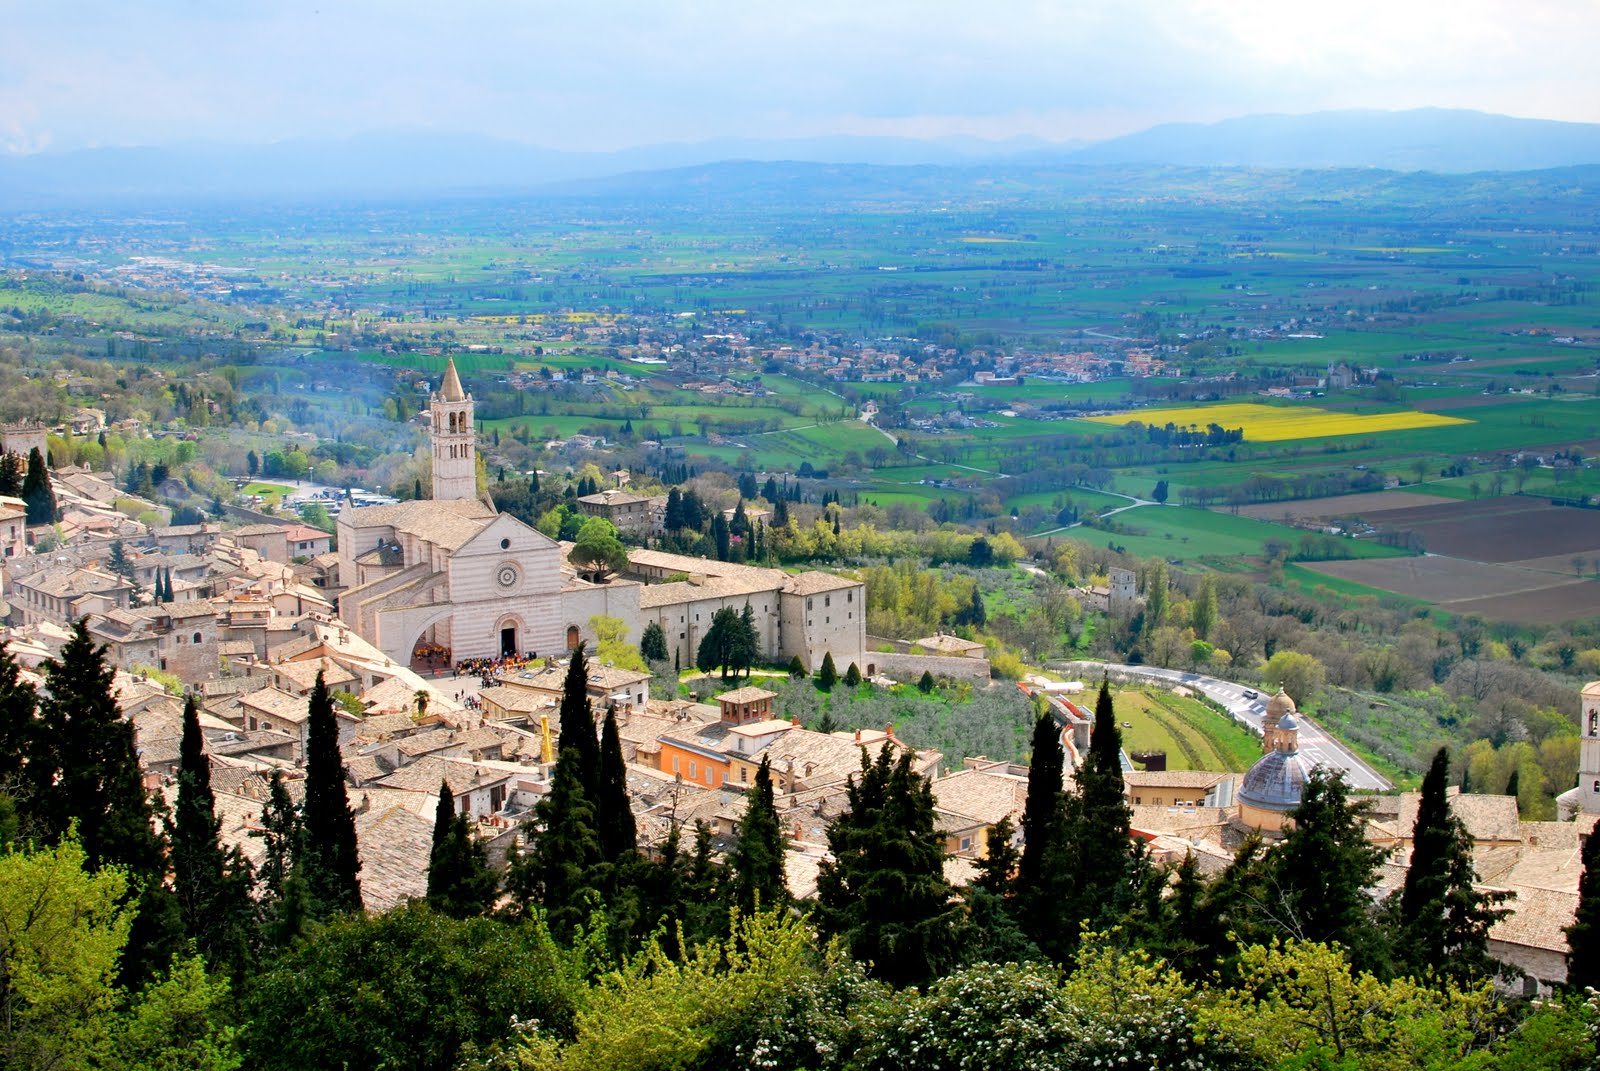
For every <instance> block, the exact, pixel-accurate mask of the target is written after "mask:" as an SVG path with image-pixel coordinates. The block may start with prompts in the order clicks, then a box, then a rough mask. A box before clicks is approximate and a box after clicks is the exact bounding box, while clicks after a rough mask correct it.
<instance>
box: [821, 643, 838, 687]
mask: <svg viewBox="0 0 1600 1071" xmlns="http://www.w3.org/2000/svg"><path fill="white" fill-rule="evenodd" d="M838 683H839V671H838V669H836V668H835V667H834V664H833V652H832V651H828V652H826V653H825V654H823V656H822V668H821V669H819V670H817V687H818V688H821V689H822V690H823V691H824V692H831V691H833V686H834V685H835V684H838Z"/></svg>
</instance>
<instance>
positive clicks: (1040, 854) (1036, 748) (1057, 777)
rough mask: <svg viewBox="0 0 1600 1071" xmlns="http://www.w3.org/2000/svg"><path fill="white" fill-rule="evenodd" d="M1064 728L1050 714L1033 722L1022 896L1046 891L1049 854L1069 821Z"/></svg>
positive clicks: (1020, 862) (1019, 867)
mask: <svg viewBox="0 0 1600 1071" xmlns="http://www.w3.org/2000/svg"><path fill="white" fill-rule="evenodd" d="M1060 733H1061V730H1060V728H1059V727H1057V725H1056V723H1055V719H1054V718H1052V717H1051V716H1050V715H1049V714H1041V715H1039V717H1038V720H1036V721H1035V722H1034V723H1033V757H1032V759H1031V760H1030V765H1029V767H1028V797H1027V801H1026V802H1025V803H1024V804H1023V807H1022V857H1021V859H1019V860H1018V863H1017V885H1018V890H1019V895H1023V896H1025V897H1030V898H1031V897H1032V896H1033V895H1034V894H1035V892H1036V891H1037V892H1043V891H1044V887H1045V884H1046V882H1045V868H1046V864H1047V860H1048V857H1049V853H1050V852H1051V851H1053V850H1055V851H1058V850H1059V849H1060V846H1061V844H1062V837H1063V826H1064V823H1065V821H1066V811H1065V808H1064V800H1063V798H1062V794H1063V784H1064V782H1063V776H1064V773H1065V767H1066V762H1065V760H1064V757H1063V754H1062V751H1061V740H1060Z"/></svg>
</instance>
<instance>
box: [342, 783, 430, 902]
mask: <svg viewBox="0 0 1600 1071" xmlns="http://www.w3.org/2000/svg"><path fill="white" fill-rule="evenodd" d="M433 787H434V790H435V791H437V789H438V788H439V784H438V782H437V781H435V782H434V785H433ZM356 845H357V850H358V851H359V852H360V855H361V875H360V877H361V899H362V902H363V903H364V904H365V906H366V908H367V910H369V911H387V910H388V909H389V908H391V907H395V906H397V905H399V904H402V903H404V902H405V901H407V900H410V899H413V898H415V897H420V896H422V895H424V894H425V893H426V892H427V891H428V857H429V855H430V854H431V852H432V849H433V823H432V822H429V821H427V820H426V819H424V818H423V817H421V816H420V815H418V814H415V813H413V812H412V811H410V810H409V809H407V808H406V807H403V806H400V805H399V804H391V805H389V806H386V807H381V808H380V807H373V808H372V809H371V810H368V811H366V812H365V813H363V814H358V815H357V816H356Z"/></svg>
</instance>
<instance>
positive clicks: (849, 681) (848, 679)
mask: <svg viewBox="0 0 1600 1071" xmlns="http://www.w3.org/2000/svg"><path fill="white" fill-rule="evenodd" d="M844 683H845V687H847V688H859V687H861V667H860V666H858V665H856V664H855V663H854V662H851V663H850V667H849V668H848V669H846V670H845V671H844Z"/></svg>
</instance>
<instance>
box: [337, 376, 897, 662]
mask: <svg viewBox="0 0 1600 1071" xmlns="http://www.w3.org/2000/svg"><path fill="white" fill-rule="evenodd" d="M429 417H430V422H429V430H430V437H431V439H432V454H433V484H432V486H433V499H432V500H430V501H416V502H401V503H397V504H395V505H389V506H369V507H365V508H361V509H345V510H342V511H340V513H339V517H338V532H339V579H340V583H341V584H342V585H343V591H342V592H341V594H340V596H339V616H340V618H341V620H343V621H344V622H345V623H346V624H347V625H349V627H350V628H351V629H352V630H353V631H354V632H355V633H356V634H357V635H359V636H361V637H362V638H363V639H365V640H367V641H368V642H370V643H372V644H373V645H374V646H376V647H377V648H379V649H380V650H382V651H383V652H384V653H385V654H386V655H388V657H389V658H391V659H393V660H394V661H396V662H398V663H400V664H402V665H407V664H410V663H412V662H414V661H418V660H419V659H423V658H424V657H425V656H426V655H428V654H430V653H431V654H435V655H441V656H444V657H448V658H449V659H450V660H453V661H460V660H462V659H469V658H496V657H500V656H503V655H529V654H537V655H550V654H559V653H561V652H564V651H566V650H568V649H570V648H572V647H574V646H576V645H577V644H578V642H579V641H580V640H591V641H592V640H593V639H594V636H593V631H592V628H591V627H590V621H591V620H592V619H593V618H594V617H595V616H596V615H602V614H603V615H606V616H609V617H615V618H618V619H620V620H621V621H623V622H624V623H625V624H626V625H627V638H628V640H629V641H630V642H633V643H637V642H638V640H639V636H640V633H641V632H642V631H643V629H644V628H645V626H646V625H647V624H649V623H650V622H652V621H653V622H656V623H658V624H660V625H661V627H662V629H663V631H664V632H665V633H666V636H667V641H668V646H669V649H670V650H672V651H673V652H674V654H675V656H676V661H677V662H678V664H679V665H682V666H684V667H688V666H692V665H693V664H694V658H695V653H696V651H697V650H698V645H699V641H700V639H701V638H702V637H703V635H704V633H705V630H706V629H707V628H708V627H709V626H710V623H711V618H712V616H713V615H714V614H715V613H716V611H717V610H718V609H720V608H722V607H724V606H726V607H730V608H732V609H734V610H735V611H740V610H743V608H744V607H745V606H746V605H749V606H750V608H751V610H752V612H753V613H754V615H755V619H756V629H757V632H758V634H759V635H760V636H761V641H762V647H763V655H764V656H765V658H766V659H767V660H769V661H773V662H786V661H788V660H789V659H791V658H793V657H794V656H796V655H798V656H799V657H800V660H801V663H802V664H803V665H804V666H805V667H806V669H807V670H815V669H816V668H817V667H818V666H820V665H821V664H822V660H823V658H824V656H825V655H827V654H830V653H831V654H832V655H833V659H834V662H835V664H836V665H837V666H838V668H839V671H840V672H841V673H843V672H844V670H845V668H846V667H848V666H849V665H850V664H851V663H852V662H854V663H856V665H857V666H858V667H859V668H860V669H861V671H862V672H864V673H867V674H869V675H870V674H872V673H874V672H876V669H877V667H876V666H875V665H874V664H873V663H872V661H871V660H870V659H871V656H870V654H869V653H868V652H867V649H866V588H865V585H863V584H862V583H861V582H860V581H857V580H850V579H848V578H845V577H838V576H834V575H832V574H829V573H823V572H815V571H811V572H805V573H799V574H789V573H786V572H784V571H782V570H780V569H764V568H758V567H755V566H748V565H733V564H729V563H725V562H712V561H706V560H704V559H700V558H692V557H687V556H684V555H676V554H663V553H661V552H659V551H648V550H635V551H633V552H632V553H631V554H630V567H629V570H628V572H629V574H630V575H631V577H633V579H627V578H624V579H616V580H612V581H610V582H608V583H604V584H593V583H589V582H588V581H585V580H583V579H581V578H579V577H578V576H577V575H576V571H575V570H574V569H573V568H572V567H571V566H570V565H568V563H567V561H566V549H567V548H563V546H562V545H561V544H559V543H557V542H555V541H554V540H552V539H550V538H548V537H547V536H545V535H544V534H543V533H541V532H539V531H537V530H536V529H534V528H532V527H530V526H529V525H527V524H524V523H523V522H522V521H519V520H518V519H517V518H515V517H513V516H511V515H510V514H506V513H500V512H498V511H496V510H495V509H494V508H493V507H492V506H491V505H490V504H489V503H488V502H486V501H484V500H483V499H480V498H479V497H478V494H477V456H476V453H477V451H476V432H475V425H474V423H473V406H472V397H471V396H470V395H468V394H467V393H466V392H465V391H464V390H463V389H462V387H461V380H460V378H459V377H458V376H457V374H456V369H455V362H454V361H452V362H450V364H449V365H448V366H447V368H446V370H445V376H444V380H443V382H442V383H441V385H440V388H439V390H438V391H437V392H436V393H434V394H433V395H432V396H431V397H430V398H429ZM669 577H672V578H673V579H672V580H670V581H669V580H668V578H669ZM679 577H684V578H687V579H677V578H679Z"/></svg>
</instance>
